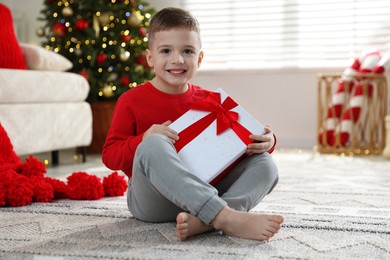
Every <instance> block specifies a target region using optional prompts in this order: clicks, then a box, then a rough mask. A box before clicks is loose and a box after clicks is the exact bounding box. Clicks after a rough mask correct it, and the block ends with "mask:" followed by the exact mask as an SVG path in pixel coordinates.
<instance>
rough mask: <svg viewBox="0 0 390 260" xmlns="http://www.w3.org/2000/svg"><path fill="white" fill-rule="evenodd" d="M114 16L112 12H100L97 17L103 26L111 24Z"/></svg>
mask: <svg viewBox="0 0 390 260" xmlns="http://www.w3.org/2000/svg"><path fill="white" fill-rule="evenodd" d="M111 16H112V12H107V13H102V14H100V15H99V16H98V17H97V19H98V21H99V23H100V25H101V26H102V27H104V26H107V25H109V24H110V22H111V19H110V17H111Z"/></svg>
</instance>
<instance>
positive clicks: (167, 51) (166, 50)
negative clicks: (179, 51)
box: [161, 49, 171, 54]
mask: <svg viewBox="0 0 390 260" xmlns="http://www.w3.org/2000/svg"><path fill="white" fill-rule="evenodd" d="M170 52H171V50H170V49H162V50H161V53H164V54H168V53H170Z"/></svg>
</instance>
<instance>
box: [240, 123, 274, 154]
mask: <svg viewBox="0 0 390 260" xmlns="http://www.w3.org/2000/svg"><path fill="white" fill-rule="evenodd" d="M264 130H265V133H264V134H263V135H250V136H249V138H250V139H252V140H255V141H256V142H255V143H251V144H249V145H248V149H247V150H246V153H247V154H248V155H249V156H250V155H252V154H254V153H264V152H268V151H269V150H270V149H271V148H272V147H273V146H274V143H275V139H274V134H273V132H272V130H271V128H270V127H269V126H266V127H265V128H264Z"/></svg>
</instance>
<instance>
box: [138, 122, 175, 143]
mask: <svg viewBox="0 0 390 260" xmlns="http://www.w3.org/2000/svg"><path fill="white" fill-rule="evenodd" d="M171 123H172V122H171V121H170V120H168V121H166V122H164V123H162V124H161V125H158V124H154V125H152V126H151V127H150V128H149V129H148V130H146V132H145V133H144V135H143V137H142V140H144V139H145V138H147V137H148V136H149V135H151V134H160V135H165V136H167V137H168V138H169V140H171V142H172V143H173V144H174V143H175V142H176V141H177V140H179V135H178V134H177V132H176V131H173V130H172V129H171V128H169V125H170V124H171Z"/></svg>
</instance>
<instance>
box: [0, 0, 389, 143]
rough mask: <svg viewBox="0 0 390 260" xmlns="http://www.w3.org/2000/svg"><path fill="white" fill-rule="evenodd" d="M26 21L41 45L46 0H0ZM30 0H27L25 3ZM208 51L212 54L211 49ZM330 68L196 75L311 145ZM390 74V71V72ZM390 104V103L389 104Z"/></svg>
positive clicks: (28, 36) (287, 137)
mask: <svg viewBox="0 0 390 260" xmlns="http://www.w3.org/2000/svg"><path fill="white" fill-rule="evenodd" d="M0 2H3V3H5V4H7V5H8V6H9V7H10V8H11V9H12V11H13V12H15V13H16V14H17V18H18V19H20V20H21V21H22V26H21V27H20V28H19V30H20V37H21V38H23V40H24V41H26V42H32V43H36V44H39V42H40V38H38V37H37V36H36V33H35V31H36V29H37V28H38V27H39V26H41V25H42V22H40V21H37V17H38V16H39V11H40V10H41V9H42V7H43V4H42V3H43V0H29V1H21V0H16V1H15V0H0ZM27 2H28V4H26V3H27ZM149 3H150V4H151V6H153V7H155V8H156V9H157V10H159V9H161V8H163V7H166V6H177V7H180V6H181V0H169V1H159V0H149ZM206 56H207V53H206ZM342 71H343V68H339V69H334V70H332V71H329V70H321V69H318V70H314V69H310V70H299V69H288V70H266V71H202V70H200V71H199V72H198V74H197V75H196V77H195V78H194V80H193V83H196V84H199V85H201V86H203V87H205V88H207V89H210V90H213V89H215V88H216V87H222V88H223V89H224V90H225V91H226V92H227V93H228V94H230V95H231V96H232V97H233V98H234V99H235V100H237V102H239V103H240V104H241V105H242V106H243V107H244V108H245V109H246V110H248V111H249V112H250V113H251V114H252V115H253V116H254V117H255V118H256V119H257V120H259V121H260V122H261V123H263V124H269V125H271V126H272V128H273V130H274V132H275V133H276V134H277V137H278V146H279V147H293V148H312V147H313V146H314V145H315V144H316V135H317V134H316V127H317V125H316V124H317V74H318V73H319V72H325V73H326V72H342ZM387 76H389V75H387ZM389 107H390V105H389Z"/></svg>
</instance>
